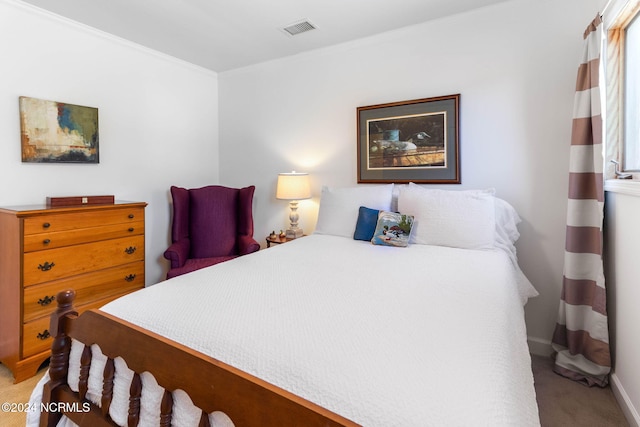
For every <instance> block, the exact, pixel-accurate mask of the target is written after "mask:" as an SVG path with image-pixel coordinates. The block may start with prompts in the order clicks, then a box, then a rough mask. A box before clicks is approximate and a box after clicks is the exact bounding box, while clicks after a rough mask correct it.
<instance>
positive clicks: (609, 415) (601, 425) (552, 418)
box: [531, 356, 629, 427]
mask: <svg viewBox="0 0 640 427" xmlns="http://www.w3.org/2000/svg"><path fill="white" fill-rule="evenodd" d="M531 359H532V369H533V377H534V380H535V387H536V397H537V400H538V408H539V412H540V424H542V427H556V426H557V427H561V426H579V427H627V426H629V424H628V423H627V421H626V419H625V417H624V415H623V413H622V410H621V409H620V406H619V405H618V402H617V401H616V399H615V397H614V396H613V392H612V391H611V388H610V387H606V388H600V387H587V386H585V385H582V384H579V383H577V382H575V381H571V380H569V379H567V378H564V377H562V376H560V375H558V374H556V373H555V372H553V360H551V358H545V357H540V356H532V357H531Z"/></svg>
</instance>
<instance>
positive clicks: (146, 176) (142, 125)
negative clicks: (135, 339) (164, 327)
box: [0, 0, 219, 284]
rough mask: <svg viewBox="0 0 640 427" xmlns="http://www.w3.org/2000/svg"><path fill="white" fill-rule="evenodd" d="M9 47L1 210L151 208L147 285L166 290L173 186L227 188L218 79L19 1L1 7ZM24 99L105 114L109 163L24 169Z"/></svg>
mask: <svg viewBox="0 0 640 427" xmlns="http://www.w3.org/2000/svg"><path fill="white" fill-rule="evenodd" d="M0 39H1V40H2V42H1V43H0V61H1V64H2V67H1V69H2V71H1V72H0V76H1V78H0V117H2V120H0V183H1V184H0V205H2V206H8V205H17V204H33V203H44V201H45V198H46V196H71V195H94V194H114V195H115V196H116V198H118V199H122V200H135V201H146V202H148V203H149V205H148V207H147V211H146V219H147V226H146V232H147V239H146V250H147V276H146V282H147V284H152V283H155V282H157V281H159V280H160V279H161V278H162V277H163V273H164V271H165V269H166V267H167V265H166V262H165V261H164V259H163V258H162V252H163V251H164V249H166V247H167V246H168V235H169V234H168V233H169V231H168V230H169V217H170V207H169V200H170V195H169V192H168V189H169V186H170V185H172V184H176V185H184V186H199V185H205V184H215V183H217V181H218V173H219V171H218V99H217V98H218V94H217V90H218V89H217V85H218V82H217V75H216V74H215V73H213V72H210V71H208V70H204V69H202V68H198V67H195V66H193V65H190V64H188V63H185V62H181V61H178V60H175V59H173V58H171V57H168V56H164V55H160V54H157V53H155V52H153V51H150V50H147V49H144V48H141V47H139V46H137V45H134V44H132V43H129V42H125V41H124V40H121V39H117V38H114V37H112V36H108V35H106V34H104V33H101V32H98V31H95V30H92V29H90V28H88V27H85V26H81V25H79V24H75V23H73V22H71V21H68V20H65V19H62V18H57V17H55V16H54V15H51V14H48V13H44V12H41V11H40V10H39V9H36V8H34V7H31V6H28V5H26V4H24V3H21V2H17V1H14V0H1V1H0ZM19 96H29V97H33V98H40V99H47V100H54V101H62V102H68V103H71V104H79V105H86V106H91V107H97V108H98V115H99V126H100V164H99V165H73V164H33V163H31V164H29V163H21V154H20V121H19V112H18V97H19Z"/></svg>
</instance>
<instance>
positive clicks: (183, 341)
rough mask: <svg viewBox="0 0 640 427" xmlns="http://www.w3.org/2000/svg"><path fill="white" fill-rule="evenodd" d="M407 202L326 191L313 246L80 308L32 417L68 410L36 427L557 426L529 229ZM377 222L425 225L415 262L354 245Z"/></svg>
mask: <svg viewBox="0 0 640 427" xmlns="http://www.w3.org/2000/svg"><path fill="white" fill-rule="evenodd" d="M395 192H396V195H395V197H394V188H393V186H371V187H365V188H364V189H363V188H361V187H358V188H357V189H348V190H346V189H328V188H325V189H323V194H322V197H321V207H320V212H319V218H318V224H317V227H316V232H315V233H314V234H313V235H311V236H308V237H304V238H301V239H297V240H294V241H292V242H289V243H287V244H284V245H279V246H277V247H273V248H270V249H268V250H263V251H259V252H256V253H254V254H251V255H248V256H245V257H241V258H238V259H235V260H233V261H229V262H226V263H222V264H219V265H216V266H213V267H210V268H206V269H202V270H199V271H196V272H193V273H190V274H187V275H184V276H179V277H177V278H174V279H171V280H167V281H165V282H162V283H159V284H157V285H154V286H150V287H147V288H145V289H143V290H141V291H138V292H135V293H133V294H130V295H127V296H125V297H122V298H120V299H118V300H116V301H113V302H111V303H109V304H107V305H106V306H104V307H102V308H101V309H100V310H95V311H90V312H87V313H85V314H83V315H82V316H79V317H78V316H77V315H75V314H74V313H73V309H72V307H71V304H72V297H73V294H72V292H71V291H69V292H66V293H62V294H61V295H60V296H59V304H61V305H60V307H59V309H58V311H57V313H56V314H54V315H53V316H52V331H54V333H56V339H55V341H54V344H53V349H52V352H53V353H52V354H53V356H52V359H51V365H50V371H49V374H48V375H46V376H45V378H43V380H42V381H41V382H40V384H39V386H38V387H37V388H36V390H34V393H33V396H32V399H31V404H32V406H33V407H34V408H36V407H37V408H43V407H42V406H39V405H40V402H41V401H42V402H44V403H45V405H48V402H66V403H65V404H64V405H58V406H56V407H55V408H54V409H64V410H63V411H61V412H59V411H49V412H47V411H46V410H45V411H44V412H43V413H42V414H41V413H40V411H33V412H31V413H29V417H28V425H38V423H40V425H56V424H58V425H72V424H70V423H71V421H72V420H73V421H74V422H75V423H78V424H80V425H83V424H85V425H97V424H95V423H96V422H97V421H96V420H97V419H103V418H105V417H104V416H103V412H106V413H107V416H106V418H107V421H108V422H110V423H111V422H113V423H114V424H115V425H145V426H146V425H159V424H160V425H180V426H182V425H184V426H187V425H214V426H224V427H226V426H232V425H235V426H237V427H240V426H252V425H259V426H270V425H273V426H288V425H291V426H314V425H318V426H356V425H363V426H385V427H386V426H429V425H434V426H440V425H447V426H468V425H487V426H497V425H518V426H536V425H539V417H538V411H537V405H536V401H535V391H534V387H533V376H532V372H531V360H530V356H529V353H528V347H527V342H526V327H525V323H524V308H523V306H524V304H525V303H526V301H527V299H528V298H530V297H532V296H535V295H536V292H535V289H533V287H532V286H531V284H530V283H529V282H528V280H527V279H526V278H525V277H524V275H523V274H522V272H521V270H520V269H519V267H518V265H517V258H516V256H515V247H514V246H513V243H514V242H515V240H516V239H517V236H518V235H517V229H516V228H515V225H516V224H517V222H518V221H519V218H518V217H517V214H516V213H515V211H514V210H513V208H511V206H510V205H508V204H507V203H506V202H504V201H502V200H500V199H498V198H496V197H495V196H494V194H493V192H492V191H486V190H484V191H467V192H461V191H458V192H451V191H449V192H441V191H439V190H429V191H427V190H424V189H423V188H422V187H418V186H406V187H405V188H403V189H401V190H400V192H399V194H398V190H397V189H395ZM452 193H454V194H452ZM381 194H382V196H381ZM361 207H367V208H368V209H374V210H378V211H382V212H387V211H388V212H393V211H394V210H399V211H400V212H403V211H404V212H410V213H411V218H412V221H413V227H414V228H413V230H412V231H411V232H410V233H407V234H406V235H405V236H404V238H405V240H406V243H407V245H406V246H404V247H398V246H397V242H395V243H396V244H393V242H391V243H389V242H387V243H388V244H372V243H371V241H370V240H369V241H368V240H366V239H364V240H359V239H354V235H355V234H357V233H354V228H355V231H356V232H357V231H362V229H363V227H364V225H366V223H367V221H366V218H365V217H366V215H364V214H363V210H362V209H359V208H361ZM461 209H462V210H463V211H464V212H463V213H462V214H460V210H461ZM438 215H440V217H439V216H438ZM378 217H381V215H380V212H379V213H378ZM340 218H342V219H343V220H345V221H342V223H336V221H338V220H339V219H340ZM344 222H346V224H345V223H344ZM480 222H482V224H484V225H482V226H481V227H479V226H478V224H479V223H480ZM379 225H380V224H373V226H374V227H377V226H379ZM449 226H450V227H454V228H455V230H453V229H450V228H447V227H449ZM487 226H489V227H490V228H491V230H490V233H489V232H486V230H478V228H483V227H484V228H486V227H487ZM389 229H390V228H388V227H387V228H386V229H385V230H387V231H388V230H389ZM391 229H393V228H391ZM376 231H377V230H374V233H375V232H376ZM427 231H428V232H427ZM345 233H348V235H345ZM397 234H402V232H400V233H395V234H394V235H391V234H385V235H386V236H391V237H389V239H390V240H397V239H396V238H397V237H398V236H397ZM380 235H382V234H380ZM424 239H426V240H424ZM434 239H435V240H434ZM438 239H440V240H438ZM442 239H444V241H443V240H442ZM447 239H448V240H447ZM489 239H490V240H491V241H490V242H489ZM445 244H448V245H445ZM485 246H486V247H485ZM83 343H84V344H83ZM85 344H87V345H85ZM119 356H120V357H119ZM168 363H169V364H168ZM105 383H106V384H107V385H106V386H105ZM158 384H160V385H158ZM162 386H164V387H162ZM73 402H77V403H76V404H73ZM89 402H91V404H89ZM105 407H106V408H105ZM45 409H49V407H46V408H45ZM62 413H64V415H65V416H64V417H62V419H60V417H59V415H61V414H62ZM41 415H42V416H41ZM169 419H171V421H168V420H169ZM163 422H164V423H165V424H162V423H163ZM171 423H172V424H171ZM114 424H105V425H114Z"/></svg>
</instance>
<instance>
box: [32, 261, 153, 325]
mask: <svg viewBox="0 0 640 427" xmlns="http://www.w3.org/2000/svg"><path fill="white" fill-rule="evenodd" d="M141 288H144V261H136V262H133V263H131V264H125V265H121V266H118V267H113V268H108V269H106V270H99V271H95V272H91V273H86V274H80V275H78V276H73V277H72V278H70V279H61V280H54V281H53V282H47V283H44V284H40V285H34V286H29V287H28V288H25V289H24V298H23V304H24V311H23V319H24V321H25V322H28V321H30V320H34V319H37V318H38V317H43V316H49V315H50V314H51V312H52V311H53V310H54V309H55V307H56V302H55V296H56V295H57V294H58V292H60V291H64V290H65V289H73V290H74V291H76V299H75V304H77V305H82V304H86V303H89V302H90V301H95V300H99V299H102V298H106V297H109V296H112V295H121V294H123V293H128V292H132V291H134V290H137V289H141Z"/></svg>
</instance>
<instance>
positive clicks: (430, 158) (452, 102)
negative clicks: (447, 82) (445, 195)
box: [357, 94, 461, 184]
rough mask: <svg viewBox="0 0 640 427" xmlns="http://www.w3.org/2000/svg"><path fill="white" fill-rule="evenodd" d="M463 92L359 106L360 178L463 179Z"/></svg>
mask: <svg viewBox="0 0 640 427" xmlns="http://www.w3.org/2000/svg"><path fill="white" fill-rule="evenodd" d="M459 104H460V94H456V95H448V96H439V97H435V98H423V99H415V100H412V101H402V102H392V103H389V104H379V105H370V106H366V107H358V109H357V115H358V118H357V126H358V154H357V155H358V182H359V183H392V182H393V183H407V182H415V183H422V184H460V182H461V181H460V144H459V137H458V133H459V126H460V125H459V120H460V119H459Z"/></svg>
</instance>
